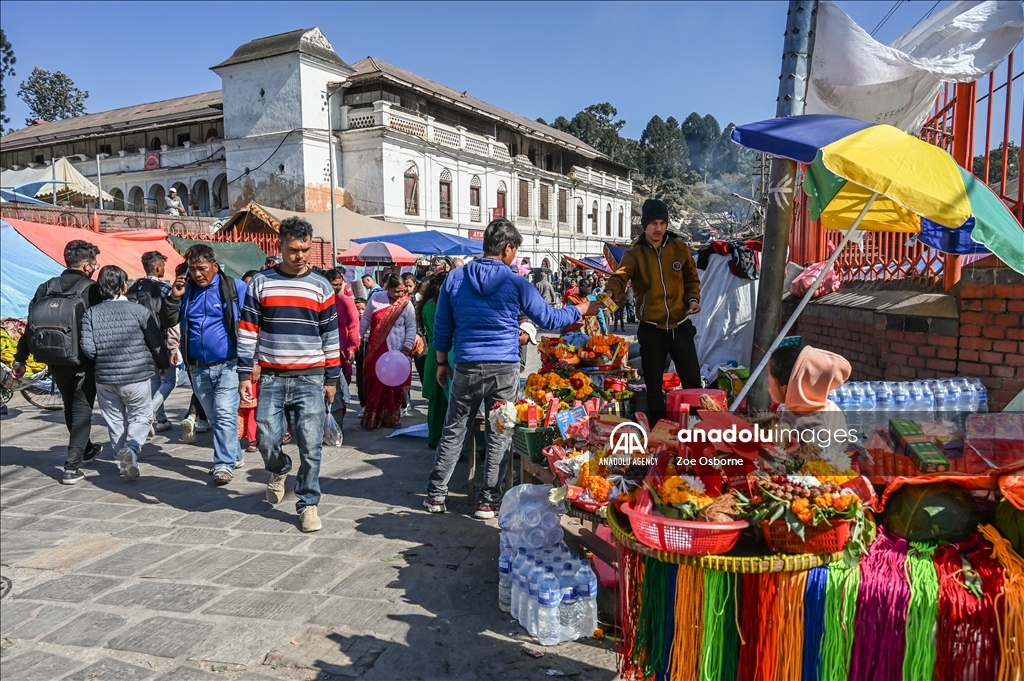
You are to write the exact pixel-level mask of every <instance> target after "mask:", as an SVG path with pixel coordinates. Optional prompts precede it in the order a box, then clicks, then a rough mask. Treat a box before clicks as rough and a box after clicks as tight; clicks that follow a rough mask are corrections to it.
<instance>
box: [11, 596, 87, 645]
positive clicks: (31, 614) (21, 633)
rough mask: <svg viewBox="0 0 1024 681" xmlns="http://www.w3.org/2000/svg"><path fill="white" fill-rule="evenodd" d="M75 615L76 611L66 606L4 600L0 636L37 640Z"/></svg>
mask: <svg viewBox="0 0 1024 681" xmlns="http://www.w3.org/2000/svg"><path fill="white" fill-rule="evenodd" d="M77 613H78V611H77V610H75V609H74V608H71V607H68V606H66V605H54V604H52V603H45V604H44V603H32V602H29V601H11V600H9V599H5V600H4V602H3V604H2V605H0V636H2V637H3V638H20V639H34V638H38V637H40V636H42V635H43V634H45V633H46V632H48V631H50V630H52V629H55V628H57V626H59V625H61V624H63V623H64V622H67V621H68V620H70V619H72V618H73V617H74V616H75V615H76V614H77Z"/></svg>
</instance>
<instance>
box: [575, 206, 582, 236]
mask: <svg viewBox="0 0 1024 681" xmlns="http://www.w3.org/2000/svg"><path fill="white" fill-rule="evenodd" d="M576 233H577V234H583V202H582V201H580V202H578V203H577V204H576Z"/></svg>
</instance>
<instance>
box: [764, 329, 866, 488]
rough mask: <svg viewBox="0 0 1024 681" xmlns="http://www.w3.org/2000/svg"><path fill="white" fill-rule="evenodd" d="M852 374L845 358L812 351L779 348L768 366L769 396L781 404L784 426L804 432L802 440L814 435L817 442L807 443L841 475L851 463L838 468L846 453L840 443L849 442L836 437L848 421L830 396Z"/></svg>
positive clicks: (779, 412) (779, 411)
mask: <svg viewBox="0 0 1024 681" xmlns="http://www.w3.org/2000/svg"><path fill="white" fill-rule="evenodd" d="M850 371H851V368H850V363H849V362H848V361H846V359H845V358H843V357H840V356H839V355H837V354H835V353H832V352H828V351H827V350H819V349H817V348H812V347H805V348H803V349H801V348H799V347H797V346H789V347H782V348H779V349H778V350H776V351H775V353H774V354H773V355H772V358H771V360H770V361H769V362H768V393H769V394H770V395H771V398H772V399H773V400H774V401H776V402H778V403H779V404H780V406H779V410H778V415H779V419H780V420H781V421H782V424H783V426H789V427H792V428H795V429H797V430H799V431H801V439H802V440H803V438H804V437H810V436H805V435H804V433H805V432H806V431H814V436H813V439H811V440H807V441H809V442H813V443H814V444H817V445H818V446H819V448H820V449H821V456H820V458H822V459H824V460H827V461H829V462H830V463H832V464H833V468H836V469H837V471H844V470H847V469H848V468H849V465H848V459H847V460H846V462H847V465H846V466H845V467H843V468H838V467H837V466H838V465H839V464H842V463H843V462H842V461H841V460H840V459H839V458H838V456H837V455H838V454H842V452H843V450H845V446H844V443H843V442H840V441H839V440H840V439H845V438H837V437H836V434H837V433H838V431H840V430H843V431H845V430H846V429H847V428H846V418H845V417H844V416H843V412H842V411H840V409H839V407H838V406H837V405H836V404H835V402H832V401H831V400H830V399H828V394H829V392H831V391H833V390H835V389H836V388H838V387H839V386H841V385H842V384H843V383H845V382H846V379H848V378H849V377H850ZM826 437H827V440H826V439H825V438H826ZM797 444H799V443H797ZM843 456H844V457H845V454H844V455H843ZM833 457H835V462H834V463H833V461H832V458H833Z"/></svg>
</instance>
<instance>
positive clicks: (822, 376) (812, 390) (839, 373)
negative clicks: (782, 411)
mask: <svg viewBox="0 0 1024 681" xmlns="http://www.w3.org/2000/svg"><path fill="white" fill-rule="evenodd" d="M850 371H851V367H850V363H849V362H848V361H846V358H845V357H841V356H839V355H837V354H835V353H834V352H829V351H828V350H819V349H818V348H812V347H806V348H804V349H803V350H801V351H800V355H799V356H798V357H797V358H796V364H795V365H794V366H793V373H792V374H790V376H789V385H788V386H787V388H786V409H788V410H789V411H792V412H795V413H797V414H809V413H811V412H815V411H821V410H823V409H827V408H828V405H829V404H831V403H830V402H829V400H828V393H829V391H830V390H835V389H836V388H838V387H839V386H841V385H842V384H843V383H845V382H846V379H848V378H849V377H850Z"/></svg>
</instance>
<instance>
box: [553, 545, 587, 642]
mask: <svg viewBox="0 0 1024 681" xmlns="http://www.w3.org/2000/svg"><path fill="white" fill-rule="evenodd" d="M558 586H559V588H560V589H561V590H562V604H561V605H560V606H559V608H558V623H559V625H560V626H561V629H560V631H559V634H558V637H559V640H561V641H575V640H576V639H577V638H579V636H580V632H579V626H580V621H581V620H582V619H583V607H582V606H583V602H582V600H581V599H580V594H579V592H578V591H577V590H576V572H575V571H574V570H573V569H572V562H567V563H562V571H561V572H560V573H559V574H558Z"/></svg>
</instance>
